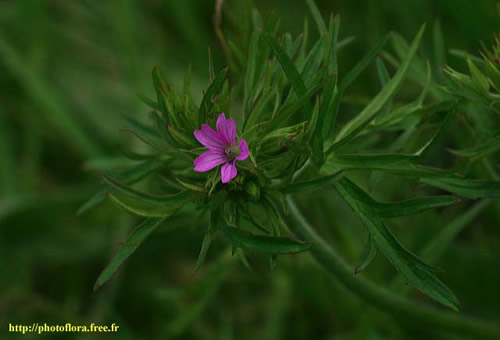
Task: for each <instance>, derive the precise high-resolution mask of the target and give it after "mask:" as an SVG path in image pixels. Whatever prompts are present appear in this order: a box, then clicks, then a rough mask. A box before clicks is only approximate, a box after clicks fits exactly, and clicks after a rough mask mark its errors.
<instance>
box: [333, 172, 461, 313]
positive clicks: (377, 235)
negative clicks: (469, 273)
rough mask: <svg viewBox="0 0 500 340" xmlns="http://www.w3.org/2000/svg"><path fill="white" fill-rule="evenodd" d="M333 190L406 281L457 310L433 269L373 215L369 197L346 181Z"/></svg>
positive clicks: (456, 304) (452, 297) (448, 292)
mask: <svg viewBox="0 0 500 340" xmlns="http://www.w3.org/2000/svg"><path fill="white" fill-rule="evenodd" d="M335 187H336V188H337V190H338V192H339V193H340V194H341V196H342V197H343V198H344V200H345V201H346V202H347V203H348V204H349V206H350V207H351V208H352V209H353V210H354V212H356V214H357V215H358V216H359V217H360V218H361V220H362V221H363V223H364V224H365V226H366V227H367V228H368V230H369V231H370V233H371V234H372V236H373V238H374V240H375V242H376V243H377V246H378V249H379V250H380V251H381V252H382V253H384V255H385V256H386V257H387V258H388V259H389V261H390V262H391V263H392V264H393V265H394V267H396V269H397V270H398V271H399V272H400V273H401V274H403V275H404V276H405V277H406V279H407V280H408V282H409V283H411V284H412V285H413V286H415V287H416V288H417V289H419V290H420V291H422V292H423V293H425V294H426V295H428V296H430V297H432V298H433V299H435V300H436V301H438V302H440V303H442V304H443V305H445V306H447V307H449V308H451V309H453V310H455V311H458V304H459V303H458V300H457V298H456V297H455V295H454V294H453V293H452V292H451V291H450V290H449V289H448V288H447V287H446V286H445V285H444V284H443V283H442V282H441V281H440V280H439V279H438V278H437V277H436V276H435V275H434V274H433V273H432V272H431V271H433V270H434V269H433V268H432V267H430V266H429V265H427V264H426V263H425V262H423V261H422V260H421V259H420V258H418V257H417V256H416V255H414V254H413V253H411V252H410V251H409V250H408V249H406V248H405V247H404V246H403V245H402V244H401V243H400V242H399V241H398V239H397V238H396V237H395V236H394V235H393V234H392V232H391V231H390V230H389V229H388V228H387V227H386V225H385V224H384V222H383V220H382V219H381V218H380V217H379V216H377V214H376V213H374V211H373V208H372V204H370V203H369V202H371V201H372V199H371V197H370V196H368V194H366V193H365V192H364V191H363V190H361V189H360V188H359V187H357V186H356V185H355V184H354V183H352V182H351V181H349V180H348V179H347V178H343V179H341V180H340V181H339V182H337V183H336V185H335Z"/></svg>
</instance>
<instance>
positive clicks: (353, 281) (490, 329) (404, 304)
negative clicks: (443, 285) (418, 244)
mask: <svg viewBox="0 0 500 340" xmlns="http://www.w3.org/2000/svg"><path fill="white" fill-rule="evenodd" d="M287 203H288V206H289V209H290V210H289V211H290V212H291V214H292V215H293V217H294V218H295V221H296V222H297V223H291V224H290V228H291V230H292V232H294V233H295V234H297V236H299V237H301V238H303V239H309V240H312V241H313V242H315V243H316V246H315V247H313V248H312V249H311V254H312V256H313V257H314V259H315V260H316V261H317V262H318V263H319V264H320V265H321V266H322V267H323V269H324V270H325V271H327V272H328V273H330V274H331V275H332V276H333V277H335V279H336V280H337V281H338V282H340V283H341V284H342V285H344V286H345V287H346V288H347V289H348V290H350V291H351V292H352V293H353V294H355V295H357V296H358V297H360V298H362V299H364V300H365V301H367V302H368V303H370V304H371V305H372V306H373V307H375V308H377V309H379V310H381V311H384V312H387V313H389V314H391V315H393V316H394V317H396V318H398V319H404V320H405V321H407V322H409V323H413V324H416V325H419V326H422V325H426V326H429V327H436V328H439V329H442V330H446V331H449V332H452V333H455V334H461V335H470V336H473V337H474V338H475V339H478V338H481V339H484V338H488V339H500V328H499V327H498V326H495V325H492V324H489V323H486V322H484V321H481V320H477V319H473V318H470V317H466V316H461V315H460V314H457V313H454V312H449V311H445V310H442V309H437V308H434V307H430V306H426V305H423V304H420V303H417V302H414V301H411V300H409V299H407V298H404V297H402V296H398V295H394V294H392V293H391V292H390V291H388V290H387V289H384V288H381V287H379V286H377V285H375V284H374V283H372V282H370V281H368V280H366V279H364V278H362V277H359V276H354V274H353V270H352V268H351V267H350V266H349V264H348V263H346V262H345V261H344V259H343V258H342V257H341V256H340V255H339V254H338V253H337V252H336V250H335V249H334V248H333V247H332V246H331V245H330V244H328V243H327V242H326V241H325V240H324V239H323V238H322V237H321V236H320V235H319V234H318V233H317V232H316V231H315V230H314V228H313V227H312V226H311V225H310V224H309V223H308V222H307V220H306V219H305V218H304V216H303V215H302V214H301V213H300V211H299V209H298V208H297V206H296V205H295V202H294V201H293V199H292V198H291V197H290V196H288V197H287Z"/></svg>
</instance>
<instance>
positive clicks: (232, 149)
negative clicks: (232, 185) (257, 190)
mask: <svg viewBox="0 0 500 340" xmlns="http://www.w3.org/2000/svg"><path fill="white" fill-rule="evenodd" d="M194 136H195V137H196V139H197V140H198V141H199V142H200V143H201V144H203V146H205V147H207V148H208V151H206V152H205V153H203V154H202V155H201V156H199V157H198V158H196V159H195V160H194V171H197V172H205V171H209V170H211V169H213V168H215V167H216V166H218V165H221V164H224V165H222V167H221V169H220V174H221V180H222V183H228V182H229V181H231V180H232V179H233V178H235V177H236V175H237V174H238V170H237V169H236V164H235V163H236V161H243V160H245V159H247V158H248V145H247V142H246V141H245V140H244V139H241V140H240V141H239V143H236V124H234V120H233V119H232V118H231V119H226V116H225V115H224V113H221V114H220V115H219V118H217V132H215V131H214V130H213V129H212V128H211V127H210V126H208V125H207V124H202V125H201V130H196V131H194Z"/></svg>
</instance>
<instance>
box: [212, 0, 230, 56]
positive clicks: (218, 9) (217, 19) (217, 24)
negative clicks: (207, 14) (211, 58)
mask: <svg viewBox="0 0 500 340" xmlns="http://www.w3.org/2000/svg"><path fill="white" fill-rule="evenodd" d="M223 4H224V0H216V2H215V12H214V29H215V35H216V36H217V40H219V43H220V45H221V47H222V50H223V51H224V54H225V55H226V57H227V58H228V59H229V58H230V53H229V47H228V46H227V43H226V38H225V37H224V33H223V32H222V28H221V25H222V5H223Z"/></svg>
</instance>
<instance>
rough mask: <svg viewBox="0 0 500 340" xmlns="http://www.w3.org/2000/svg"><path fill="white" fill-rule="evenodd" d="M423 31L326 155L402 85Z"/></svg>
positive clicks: (359, 127) (368, 119)
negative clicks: (385, 82)
mask: <svg viewBox="0 0 500 340" xmlns="http://www.w3.org/2000/svg"><path fill="white" fill-rule="evenodd" d="M424 31H425V25H423V26H422V28H420V30H419V31H418V33H417V35H416V37H415V39H414V40H413V42H412V44H411V46H410V48H409V50H408V53H407V55H406V57H405V58H404V60H403V62H402V63H401V66H400V67H399V68H398V70H397V72H396V74H395V75H394V77H392V79H391V80H390V81H389V82H388V83H387V85H385V86H384V87H383V88H382V90H381V91H380V92H379V93H378V94H377V95H376V96H375V98H373V99H372V101H371V102H370V103H369V104H368V105H367V106H366V107H365V108H364V109H363V110H362V111H361V112H360V113H359V115H357V116H356V117H355V118H354V119H352V120H351V121H349V122H348V123H347V124H346V125H345V126H344V127H343V128H342V129H341V130H340V132H339V134H338V136H337V138H336V143H335V144H334V145H332V146H331V147H330V148H329V150H328V153H330V152H333V151H334V150H336V149H338V148H339V147H341V146H342V145H344V144H346V143H347V142H348V141H350V140H351V139H352V138H353V137H354V136H356V135H357V134H358V133H359V132H360V131H361V130H362V129H363V128H364V127H365V126H366V125H367V124H368V123H370V121H371V120H372V119H373V118H375V116H376V115H377V114H378V113H379V111H380V109H381V108H382V107H383V106H384V105H385V104H386V103H387V102H388V101H389V100H390V99H391V98H392V96H394V94H395V93H396V92H397V91H398V90H399V88H400V87H401V86H402V84H403V80H404V79H405V78H406V74H407V73H408V70H409V68H410V64H411V61H412V60H413V57H414V56H415V54H416V53H417V49H418V46H419V43H420V40H421V39H422V36H423V34H424Z"/></svg>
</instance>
